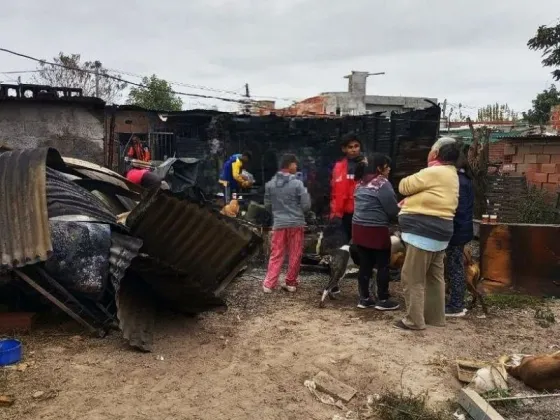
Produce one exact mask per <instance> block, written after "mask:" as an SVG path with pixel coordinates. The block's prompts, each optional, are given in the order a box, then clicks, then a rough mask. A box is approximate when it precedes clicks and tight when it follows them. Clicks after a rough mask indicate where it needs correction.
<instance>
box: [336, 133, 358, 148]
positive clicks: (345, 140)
mask: <svg viewBox="0 0 560 420" xmlns="http://www.w3.org/2000/svg"><path fill="white" fill-rule="evenodd" d="M353 141H357V142H358V143H359V144H360V146H361V145H362V142H361V140H360V139H359V138H358V136H357V135H356V134H355V133H348V134H346V135H344V136H343V137H342V140H341V141H340V146H341V147H346V146H348V145H349V144H350V143H351V142H353Z"/></svg>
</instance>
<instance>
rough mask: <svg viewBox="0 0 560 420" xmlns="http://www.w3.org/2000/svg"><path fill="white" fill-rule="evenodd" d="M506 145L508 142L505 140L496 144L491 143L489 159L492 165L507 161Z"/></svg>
mask: <svg viewBox="0 0 560 420" xmlns="http://www.w3.org/2000/svg"><path fill="white" fill-rule="evenodd" d="M505 144H506V142H505V141H503V140H500V141H498V142H496V143H490V146H488V155H489V156H488V157H489V159H490V163H503V162H504V161H505V159H504V157H505V156H504V149H505ZM506 163H507V162H506Z"/></svg>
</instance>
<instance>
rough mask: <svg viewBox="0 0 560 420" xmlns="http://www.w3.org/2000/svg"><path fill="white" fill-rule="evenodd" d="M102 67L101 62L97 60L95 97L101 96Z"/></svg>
mask: <svg viewBox="0 0 560 420" xmlns="http://www.w3.org/2000/svg"><path fill="white" fill-rule="evenodd" d="M100 67H101V62H100V61H96V62H95V97H96V98H99V69H100Z"/></svg>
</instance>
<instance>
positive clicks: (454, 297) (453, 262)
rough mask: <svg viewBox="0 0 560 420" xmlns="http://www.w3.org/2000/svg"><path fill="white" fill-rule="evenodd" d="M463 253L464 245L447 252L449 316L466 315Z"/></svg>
mask: <svg viewBox="0 0 560 420" xmlns="http://www.w3.org/2000/svg"><path fill="white" fill-rule="evenodd" d="M463 251H464V245H451V246H449V247H448V248H447V250H446V251H445V254H446V257H447V260H446V262H445V272H446V276H447V279H448V280H449V305H448V307H447V308H446V309H445V313H446V315H447V316H462V315H464V314H465V311H464V309H465V288H466V279H465V260H464V257H463Z"/></svg>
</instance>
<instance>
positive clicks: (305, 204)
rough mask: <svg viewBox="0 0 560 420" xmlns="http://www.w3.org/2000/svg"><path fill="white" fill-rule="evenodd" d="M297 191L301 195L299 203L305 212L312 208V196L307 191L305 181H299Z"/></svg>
mask: <svg viewBox="0 0 560 420" xmlns="http://www.w3.org/2000/svg"><path fill="white" fill-rule="evenodd" d="M297 192H298V197H299V204H300V205H301V209H302V210H303V212H304V213H307V212H308V211H309V210H311V197H310V196H309V193H308V192H307V188H305V186H304V185H303V182H301V181H299V182H298V186H297Z"/></svg>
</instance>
